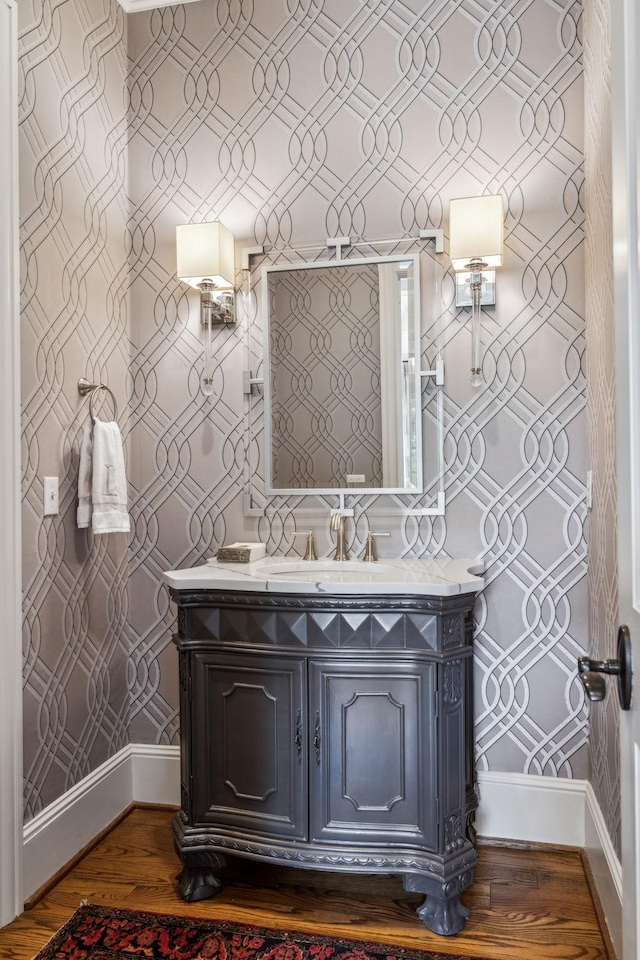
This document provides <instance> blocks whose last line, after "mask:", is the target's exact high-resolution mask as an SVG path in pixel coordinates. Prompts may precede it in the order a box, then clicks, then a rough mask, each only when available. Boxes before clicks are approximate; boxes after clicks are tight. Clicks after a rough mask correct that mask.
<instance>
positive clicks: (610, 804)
mask: <svg viewBox="0 0 640 960" xmlns="http://www.w3.org/2000/svg"><path fill="white" fill-rule="evenodd" d="M609 10H610V8H609V0H587V2H586V3H585V8H584V47H585V56H584V72H585V104H586V111H585V161H586V174H587V184H588V190H587V203H586V215H587V232H586V237H587V242H586V244H585V262H586V276H587V283H586V293H587V300H586V320H587V344H588V349H587V367H586V370H587V409H588V414H589V416H588V452H589V467H590V469H591V471H592V478H593V479H592V484H593V508H592V510H591V512H590V514H589V573H588V585H589V643H590V656H592V657H595V658H597V659H603V660H604V659H607V658H608V657H615V656H616V649H615V644H616V637H617V633H618V558H617V553H616V526H617V510H616V429H615V344H614V319H613V259H612V257H613V224H612V210H611V193H612V189H611V66H610V62H609V60H610V12H609ZM607 686H608V692H607V697H606V699H605V700H604V702H602V703H594V704H592V705H591V710H590V740H589V756H590V771H591V772H590V778H591V782H592V784H593V788H594V790H595V794H596V797H597V798H598V803H599V805H600V809H601V810H602V812H603V814H604V816H605V819H606V824H607V828H608V830H609V834H610V836H611V839H612V841H613V844H614V846H615V849H616V852H617V854H618V857H620V856H621V849H620V745H619V717H620V714H619V712H618V711H619V706H618V697H617V695H616V692H615V686H614V684H611V683H608V684H607Z"/></svg>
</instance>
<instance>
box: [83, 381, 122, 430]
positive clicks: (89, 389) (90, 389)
mask: <svg viewBox="0 0 640 960" xmlns="http://www.w3.org/2000/svg"><path fill="white" fill-rule="evenodd" d="M98 390H106V392H107V393H108V394H109V396H110V397H111V402H112V403H113V419H114V420H117V419H118V404H117V403H116V398H115V396H114V393H113V390H112V389H111V387H108V386H107V385H106V383H91V382H90V381H89V380H87V378H86V377H80V379H79V380H78V393H79V394H80V396H81V397H86V395H87V394H88V393H90V394H91V400H90V401H89V416H90V417H91V420H92V422H94V423H95V419H96V415H95V413H94V411H93V403H94V401H95V399H96V396H97V394H98Z"/></svg>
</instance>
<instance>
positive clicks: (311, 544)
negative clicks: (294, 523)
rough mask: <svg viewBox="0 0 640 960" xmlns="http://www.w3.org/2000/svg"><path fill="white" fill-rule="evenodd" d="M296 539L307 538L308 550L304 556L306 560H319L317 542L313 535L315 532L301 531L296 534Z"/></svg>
mask: <svg viewBox="0 0 640 960" xmlns="http://www.w3.org/2000/svg"><path fill="white" fill-rule="evenodd" d="M293 535H294V537H306V538H307V549H306V551H305V554H304V559H305V560H317V559H318V557H317V555H316V541H315V537H314V535H313V530H300V531H295V532H294V534H293Z"/></svg>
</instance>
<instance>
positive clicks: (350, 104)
mask: <svg viewBox="0 0 640 960" xmlns="http://www.w3.org/2000/svg"><path fill="white" fill-rule="evenodd" d="M580 15H581V7H580V4H579V3H578V2H570V0H554V2H551V0H510V2H504V0H500V2H499V0H486V2H484V3H483V4H477V3H475V2H471V0H438V2H433V0H429V2H427V0H340V2H337V0H260V2H259V3H257V2H255V0H253V2H252V0H200V2H198V3H189V4H187V5H185V6H182V5H180V6H176V7H171V8H165V9H163V10H160V11H150V12H147V13H142V12H140V13H136V14H131V15H129V17H128V19H127V24H126V44H127V46H126V52H127V62H126V63H125V58H124V50H125V47H124V44H125V24H124V21H123V16H124V15H123V13H122V11H121V10H120V9H119V7H118V6H117V4H116V3H115V0H25V2H24V6H23V8H22V9H21V24H22V35H21V51H22V76H23V90H24V94H23V103H22V131H23V133H22V141H21V149H22V154H21V167H22V174H23V187H22V197H21V204H22V209H23V218H22V219H23V277H24V278H25V279H24V283H25V290H24V317H23V330H24V344H23V351H24V364H25V368H24V371H23V373H24V391H25V421H24V436H25V508H24V509H25V516H26V520H25V571H26V573H25V603H26V610H27V618H26V646H25V648H26V668H25V669H26V675H25V677H26V678H25V682H26V693H25V697H26V715H25V716H26V721H27V729H26V734H25V737H26V752H27V766H26V769H27V810H28V816H29V815H32V814H33V812H36V811H37V810H38V809H41V807H42V806H43V805H46V804H47V803H48V802H51V800H52V799H54V798H55V797H57V796H59V795H60V794H61V793H63V792H64V790H66V789H68V787H69V786H70V785H71V784H72V783H75V782H77V781H78V780H79V779H81V778H82V776H83V775H85V774H86V773H87V772H89V770H90V769H93V768H95V766H97V764H98V763H99V762H101V760H103V759H104V758H105V757H106V756H107V755H109V754H110V753H113V752H115V750H116V749H118V747H119V745H120V744H122V743H124V742H126V740H127V736H128V737H129V738H130V739H131V740H132V741H133V742H141V743H177V742H178V696H177V693H178V688H177V658H176V653H175V648H174V647H173V644H172V640H171V634H172V630H173V629H174V626H173V622H174V615H175V611H174V610H173V609H172V607H171V604H170V602H169V598H168V594H167V591H166V589H165V587H164V586H163V584H162V577H161V574H162V571H163V570H168V569H174V568H176V567H180V566H188V565H193V564H195V563H198V562H200V561H201V560H202V559H203V558H206V557H210V556H212V555H213V554H214V553H215V551H216V549H217V547H218V546H219V545H220V544H222V543H225V542H230V541H234V540H239V539H245V538H248V539H256V538H258V537H259V538H261V539H264V540H266V541H267V543H268V549H269V551H270V552H274V553H275V552H278V553H290V554H294V553H298V552H300V550H301V549H303V547H304V543H303V541H301V540H300V539H298V540H294V538H293V533H294V531H296V530H306V529H309V526H312V527H313V528H314V530H315V532H316V534H317V538H318V543H319V546H320V549H321V551H322V552H323V553H325V554H328V553H329V551H330V549H331V536H332V535H331V533H330V531H329V511H330V509H331V508H332V507H335V506H337V502H338V501H337V497H335V496H333V497H332V496H330V495H328V496H326V497H313V498H304V499H301V498H282V497H280V498H274V499H272V500H269V501H267V500H266V499H265V498H264V491H263V490H262V493H261V484H262V477H263V475H264V462H263V461H264V447H263V443H262V436H263V423H262V422H261V412H260V411H261V407H260V405H261V402H262V401H261V395H260V390H259V388H258V389H256V390H255V391H254V395H252V396H250V397H247V396H245V395H244V394H243V389H242V372H243V370H245V369H247V368H251V369H252V370H253V373H254V374H256V373H258V374H259V372H260V370H259V359H260V357H259V349H258V348H259V345H260V343H261V337H262V324H263V318H262V315H261V306H260V296H259V289H258V287H259V284H258V283H257V282H256V281H255V276H254V275H255V273H256V271H258V268H259V266H260V265H261V263H262V262H263V258H260V257H254V258H253V259H252V261H251V266H252V268H255V269H252V271H251V272H249V271H246V270H243V269H242V266H241V259H240V254H241V251H242V249H243V248H247V247H253V246H256V245H258V246H264V248H265V257H264V259H265V260H266V259H271V261H273V260H277V259H278V258H280V259H281V258H283V257H285V258H295V257H298V258H299V257H300V255H301V252H304V251H309V253H308V258H309V259H313V258H317V257H319V256H323V257H325V258H326V257H328V256H329V251H327V250H325V249H324V248H323V245H324V242H325V238H327V237H333V236H349V237H350V239H351V242H352V244H353V247H352V249H351V250H350V255H351V254H354V255H367V254H369V253H376V252H378V253H395V252H401V253H403V254H404V253H408V252H413V253H416V252H418V253H420V258H421V272H422V273H423V276H422V278H421V279H422V281H423V283H422V291H423V304H424V305H425V309H424V311H423V336H422V344H421V347H422V364H423V368H427V367H429V368H431V366H432V365H433V363H434V361H435V358H436V355H437V353H438V351H441V352H442V355H443V357H444V362H445V369H446V382H445V386H444V388H443V390H440V389H436V388H435V386H434V385H433V382H432V380H431V379H429V378H425V382H424V388H423V398H422V400H423V426H424V432H425V438H426V442H425V469H426V472H427V476H428V478H429V479H428V484H427V490H426V492H425V495H424V496H423V497H391V496H371V497H355V496H354V497H351V496H348V497H347V505H348V506H353V508H354V518H353V520H351V521H349V522H348V524H347V535H348V537H349V541H350V549H351V554H352V556H358V555H359V554H360V553H361V552H363V551H364V544H365V540H366V534H367V532H368V530H369V529H374V530H376V531H378V532H386V531H388V532H389V533H390V534H391V536H390V538H389V539H388V540H384V541H378V543H379V546H380V550H379V552H380V555H381V556H385V555H387V556H389V555H403V556H431V555H436V554H444V555H449V556H456V557H460V556H470V557H473V556H476V555H479V556H482V557H484V558H485V561H486V578H487V587H486V590H485V592H484V594H483V595H482V597H481V598H480V599H479V600H478V603H477V605H476V619H477V631H476V645H475V654H476V656H475V677H476V715H477V716H476V738H477V754H478V764H479V767H480V768H481V769H485V770H487V769H491V770H497V771H513V772H517V773H523V772H524V773H542V774H545V775H549V776H561V777H580V778H582V777H585V776H586V773H587V768H588V748H587V733H588V729H587V710H586V708H585V703H584V696H583V693H582V689H581V687H580V685H579V683H578V681H577V678H576V657H577V656H579V655H580V654H581V653H583V652H585V649H586V643H587V600H586V541H585V534H584V524H585V518H586V505H585V470H586V423H585V378H584V356H583V353H584V333H585V331H584V268H583V251H582V241H583V229H584V195H583V191H584V171H583V126H582V122H581V117H582V110H583V90H582V64H581V53H582V51H581V45H580ZM125 73H126V74H127V76H125ZM126 89H128V94H129V104H128V112H127V117H126V121H127V122H126V125H125V123H124V114H123V105H122V98H123V92H124V91H125V90H126ZM125 158H126V160H125ZM72 185H73V186H72ZM482 192H486V193H498V192H499V193H501V194H502V195H503V197H504V199H505V209H506V221H505V227H506V249H505V260H504V265H503V267H502V268H501V270H500V272H499V274H498V278H497V303H496V306H495V308H487V309H486V310H485V311H484V312H483V319H482V341H483V375H484V385H483V387H481V388H480V389H474V388H472V387H471V385H470V383H469V366H470V332H469V313H468V311H467V310H461V311H457V310H456V309H455V307H454V292H453V278H452V274H451V270H450V266H449V264H448V259H447V257H446V254H444V255H439V256H438V255H436V254H435V252H434V250H433V246H432V245H430V244H425V243H421V242H420V241H418V239H417V238H418V234H419V231H420V229H421V228H442V229H443V230H444V231H445V249H447V245H448V236H447V229H448V201H449V199H450V198H452V197H459V196H468V195H475V194H479V193H482ZM216 218H219V219H221V220H222V221H223V223H224V224H225V225H226V226H227V227H228V228H229V229H230V230H231V231H232V232H233V233H234V235H235V237H236V239H237V253H238V257H237V269H238V283H239V285H240V286H241V288H242V293H241V295H240V298H239V320H238V322H237V323H236V324H235V325H234V326H232V327H230V328H219V329H216V330H215V332H214V341H215V342H214V352H215V372H214V378H213V380H214V390H213V395H212V396H211V397H208V398H206V397H204V396H203V395H202V394H201V393H200V392H199V374H200V371H201V365H202V356H203V348H202V340H201V330H200V322H199V305H198V300H197V294H194V292H193V291H190V290H189V288H187V287H186V286H184V285H182V284H181V283H180V282H179V281H178V279H177V277H176V266H175V226H176V225H177V224H179V223H186V222H188V221H190V220H196V221H197V220H203V221H204V220H213V219H216ZM304 255H305V256H307V254H306V253H305V254H304ZM82 373H86V374H87V375H88V376H93V377H100V378H102V379H104V380H106V381H107V382H108V383H109V385H110V386H111V387H113V389H114V390H115V391H116V395H117V398H118V401H119V403H120V407H121V413H120V423H121V426H122V428H123V430H124V433H125V436H126V440H127V473H128V479H129V491H130V501H129V502H130V513H131V517H132V521H133V531H132V534H131V537H130V538H129V543H128V547H127V544H126V543H122V542H121V541H122V540H126V538H125V537H123V536H121V535H119V536H118V537H109V538H104V537H102V538H100V537H98V538H96V539H95V540H93V539H92V538H91V535H90V534H89V535H88V536H87V535H86V534H85V533H84V532H83V533H78V532H77V531H76V530H75V528H74V523H73V519H74V512H75V484H76V474H77V451H78V448H79V439H80V434H81V430H82V427H83V424H84V421H85V418H86V415H87V406H86V402H84V401H81V400H80V399H79V398H78V396H77V392H76V382H77V377H78V376H79V375H81V374H82ZM438 407H441V408H442V411H443V415H444V445H443V459H444V467H445V470H444V487H445V491H446V514H445V516H444V517H441V516H440V517H437V516H435V517H434V516H424V515H421V514H420V510H421V509H422V508H423V507H431V506H432V505H433V503H434V494H435V490H436V487H437V484H436V481H435V480H434V472H435V473H437V472H438V462H437V460H438V458H437V453H436V452H435V451H434V447H433V445H432V439H433V435H434V432H435V430H436V428H435V422H436V412H437V409H438ZM49 474H51V475H55V474H59V475H60V477H61V484H62V485H61V503H62V510H61V514H60V515H59V517H55V518H46V519H44V520H43V519H42V517H41V507H40V502H41V496H42V486H41V484H42V476H45V475H49ZM262 485H263V484H262Z"/></svg>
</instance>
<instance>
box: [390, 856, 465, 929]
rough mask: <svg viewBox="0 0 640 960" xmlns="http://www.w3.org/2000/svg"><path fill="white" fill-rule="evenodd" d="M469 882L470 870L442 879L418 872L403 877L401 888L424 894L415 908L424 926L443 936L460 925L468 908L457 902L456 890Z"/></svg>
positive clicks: (458, 890) (459, 889)
mask: <svg viewBox="0 0 640 960" xmlns="http://www.w3.org/2000/svg"><path fill="white" fill-rule="evenodd" d="M472 883H473V870H467V871H465V873H461V874H460V875H459V876H457V877H453V878H452V879H451V880H447V881H446V882H442V881H441V880H439V879H438V878H437V877H428V876H426V875H425V874H418V873H410V874H408V875H406V876H405V877H404V888H405V890H408V891H410V892H412V893H424V894H425V899H424V903H423V904H422V905H421V906H420V907H418V908H417V910H416V912H417V914H418V916H419V917H420V919H421V920H422V922H423V923H424V925H425V927H426V928H427V930H432V931H433V932H434V933H438V934H440V936H444V937H450V936H452V935H453V934H454V933H459V932H460V931H461V930H462V928H463V927H464V925H465V922H466V920H467V917H468V916H469V911H468V910H467V908H466V907H463V905H462V904H461V903H460V894H461V893H462V891H463V890H466V889H467V887H470V886H471V884H472Z"/></svg>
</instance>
